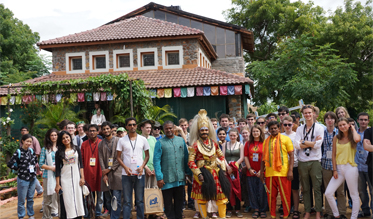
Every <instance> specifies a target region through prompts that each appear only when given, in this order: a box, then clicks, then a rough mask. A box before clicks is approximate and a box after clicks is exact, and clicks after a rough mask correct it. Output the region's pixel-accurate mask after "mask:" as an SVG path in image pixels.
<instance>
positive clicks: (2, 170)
mask: <svg viewBox="0 0 373 219" xmlns="http://www.w3.org/2000/svg"><path fill="white" fill-rule="evenodd" d="M7 174H8V167H7V165H6V160H5V155H4V153H3V152H2V151H0V179H3V178H5V176H6V175H7Z"/></svg>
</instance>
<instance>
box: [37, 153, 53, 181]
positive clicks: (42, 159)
mask: <svg viewBox="0 0 373 219" xmlns="http://www.w3.org/2000/svg"><path fill="white" fill-rule="evenodd" d="M55 155H56V152H54V151H52V161H53V164H47V163H46V162H47V150H46V149H45V147H44V148H42V149H41V153H40V160H39V166H40V168H41V167H42V166H43V165H44V164H45V165H48V166H52V165H54V164H55V162H56V161H55V159H54V158H55ZM43 178H48V171H47V170H44V171H43Z"/></svg>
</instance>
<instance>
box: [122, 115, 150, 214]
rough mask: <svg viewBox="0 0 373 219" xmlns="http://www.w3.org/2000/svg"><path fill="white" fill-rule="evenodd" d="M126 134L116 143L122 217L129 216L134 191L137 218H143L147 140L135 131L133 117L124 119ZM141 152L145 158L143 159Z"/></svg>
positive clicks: (147, 158)
mask: <svg viewBox="0 0 373 219" xmlns="http://www.w3.org/2000/svg"><path fill="white" fill-rule="evenodd" d="M125 125H126V129H127V131H128V135H127V136H125V137H123V138H121V139H120V140H119V142H118V145H117V160H118V162H119V163H120V165H121V166H122V167H123V169H122V189H123V190H122V191H123V196H124V209H123V218H130V215H131V210H132V193H133V191H135V201H136V210H137V219H144V217H145V216H144V185H145V177H143V175H144V167H145V165H146V163H147V162H148V160H149V143H148V140H147V139H146V138H145V137H144V136H141V135H138V134H137V133H136V128H137V123H136V119H135V118H133V117H130V118H127V119H126V121H125ZM143 153H145V158H144V159H143Z"/></svg>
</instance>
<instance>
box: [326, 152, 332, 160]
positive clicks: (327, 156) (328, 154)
mask: <svg viewBox="0 0 373 219" xmlns="http://www.w3.org/2000/svg"><path fill="white" fill-rule="evenodd" d="M332 153H333V152H332V151H327V152H326V158H328V159H332Z"/></svg>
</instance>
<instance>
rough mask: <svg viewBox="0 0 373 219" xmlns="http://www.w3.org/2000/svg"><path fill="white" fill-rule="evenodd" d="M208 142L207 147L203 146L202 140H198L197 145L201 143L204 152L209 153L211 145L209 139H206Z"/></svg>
mask: <svg viewBox="0 0 373 219" xmlns="http://www.w3.org/2000/svg"><path fill="white" fill-rule="evenodd" d="M208 142H209V143H208V144H207V145H205V143H204V142H203V141H202V139H199V143H201V145H202V147H203V149H205V151H207V152H210V151H211V150H212V144H211V141H210V139H208Z"/></svg>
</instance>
